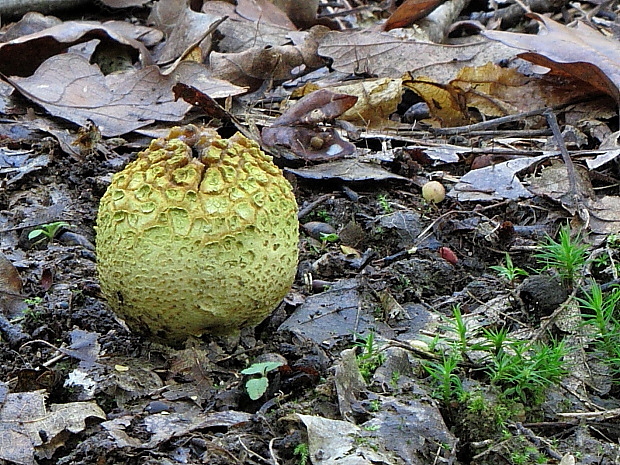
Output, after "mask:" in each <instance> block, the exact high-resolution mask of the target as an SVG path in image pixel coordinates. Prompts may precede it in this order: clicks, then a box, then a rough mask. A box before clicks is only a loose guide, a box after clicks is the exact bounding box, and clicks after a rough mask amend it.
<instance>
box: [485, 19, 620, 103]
mask: <svg viewBox="0 0 620 465" xmlns="http://www.w3.org/2000/svg"><path fill="white" fill-rule="evenodd" d="M528 16H530V17H531V18H534V19H535V20H536V21H538V22H540V23H541V26H542V27H541V28H540V30H539V31H538V34H537V35H531V34H516V33H512V32H504V31H486V32H484V35H486V36H487V37H489V38H490V39H493V40H498V41H501V42H502V43H504V44H506V45H509V46H511V47H514V48H518V49H522V50H527V52H525V53H520V54H519V55H518V56H519V57H521V58H524V59H526V60H529V61H531V62H532V63H535V64H537V65H541V66H545V67H547V68H550V69H551V70H552V71H556V72H561V73H565V74H569V75H571V76H573V77H574V78H575V79H579V80H582V81H586V82H588V83H589V84H590V85H591V86H592V87H594V88H595V89H597V90H599V91H601V92H604V93H606V94H608V95H611V96H612V97H614V99H616V101H617V102H619V103H620V90H619V87H620V63H619V62H618V57H619V56H620V43H619V42H618V41H617V40H614V39H610V38H607V37H605V36H604V35H603V34H601V33H599V32H598V31H596V30H595V29H593V28H591V27H590V26H588V25H586V24H585V23H583V22H577V26H576V27H574V28H570V27H568V26H564V25H563V24H560V23H558V22H556V21H553V20H552V19H550V18H547V17H546V16H543V15H539V14H537V13H530V14H529V15H528Z"/></svg>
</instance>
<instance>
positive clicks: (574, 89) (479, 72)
mask: <svg viewBox="0 0 620 465" xmlns="http://www.w3.org/2000/svg"><path fill="white" fill-rule="evenodd" d="M450 85H452V86H453V87H456V88H458V89H460V91H462V93H463V94H464V96H465V100H466V102H467V107H473V108H477V109H478V110H479V111H480V112H481V113H482V114H484V115H487V116H505V115H510V114H515V113H524V112H527V111H530V110H535V109H538V108H542V107H546V106H555V105H561V104H565V103H568V102H570V101H574V100H576V99H580V98H582V97H583V96H584V95H588V94H591V93H592V89H591V88H590V87H589V86H584V85H581V86H580V85H579V82H577V81H573V82H567V81H566V80H562V81H559V82H558V81H557V80H553V79H548V78H546V77H544V76H543V77H542V78H537V77H528V76H525V75H523V74H521V73H519V72H518V71H517V70H516V69H513V68H502V67H501V66H498V65H495V64H493V63H487V64H486V65H484V66H479V67H476V68H469V67H467V68H463V69H462V70H461V71H459V73H458V75H457V76H456V78H455V79H453V80H452V81H451V82H450Z"/></svg>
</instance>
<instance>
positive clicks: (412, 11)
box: [383, 0, 444, 31]
mask: <svg viewBox="0 0 620 465" xmlns="http://www.w3.org/2000/svg"><path fill="white" fill-rule="evenodd" d="M443 2H444V0H405V1H404V2H403V3H402V4H401V5H400V6H399V7H398V8H396V11H394V13H392V15H391V16H390V17H389V18H388V20H387V21H386V22H385V24H384V25H383V29H384V30H386V31H390V30H392V29H396V28H397V27H408V26H411V25H412V24H413V23H414V22H416V21H417V20H418V19H421V18H424V17H425V16H428V15H429V14H430V13H431V11H433V10H434V9H435V8H437V7H438V6H439V5H441V4H442V3H443Z"/></svg>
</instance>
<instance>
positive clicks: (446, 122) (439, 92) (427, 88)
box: [403, 73, 470, 128]
mask: <svg viewBox="0 0 620 465" xmlns="http://www.w3.org/2000/svg"><path fill="white" fill-rule="evenodd" d="M403 86H405V87H406V88H408V89H411V90H412V91H414V92H415V93H416V94H418V95H419V96H420V97H421V98H423V99H424V101H425V102H426V104H427V105H428V109H429V110H430V112H431V115H432V116H433V118H435V119H437V120H439V122H440V123H441V126H442V127H444V128H445V127H453V126H463V125H466V124H469V123H470V119H469V116H468V113H467V102H466V100H465V95H464V93H463V92H462V91H461V90H460V89H458V88H456V87H454V86H451V85H449V84H439V83H437V82H432V81H430V80H428V79H426V78H418V79H414V78H412V77H411V75H410V74H409V73H407V74H405V77H404V79H403Z"/></svg>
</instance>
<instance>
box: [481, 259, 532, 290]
mask: <svg viewBox="0 0 620 465" xmlns="http://www.w3.org/2000/svg"><path fill="white" fill-rule="evenodd" d="M490 268H491V269H492V270H493V271H497V274H499V276H500V278H503V279H505V280H506V281H508V282H509V283H510V285H511V286H512V285H514V284H515V281H516V280H517V278H518V277H519V276H527V275H528V272H527V271H525V270H524V269H522V268H518V267H516V266H514V263H512V258H510V255H509V254H508V252H506V264H505V265H496V266H491V267H490Z"/></svg>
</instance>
